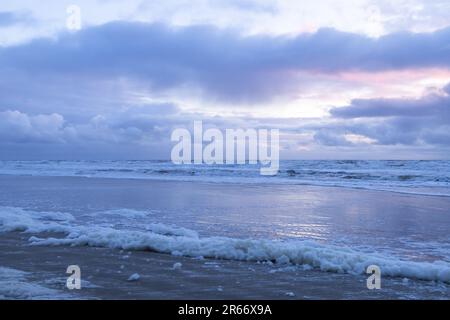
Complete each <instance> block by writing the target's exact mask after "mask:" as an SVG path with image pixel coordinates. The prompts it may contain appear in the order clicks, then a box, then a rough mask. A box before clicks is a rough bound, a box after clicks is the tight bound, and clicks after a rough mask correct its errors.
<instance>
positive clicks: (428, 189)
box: [0, 160, 450, 196]
mask: <svg viewBox="0 0 450 320" xmlns="http://www.w3.org/2000/svg"><path fill="white" fill-rule="evenodd" d="M0 174H12V175H34V176H76V177H88V178H116V179H150V180H169V181H194V182H195V181H200V182H208V183H237V184H255V183H256V184H258V183H261V184H286V185H316V186H333V187H344V188H356V189H368V190H380V191H391V192H401V193H410V194H418V195H438V196H450V161H401V160H396V161H392V160H389V161H388V160H386V161H361V160H338V161H331V160H330V161H288V160H285V161H281V162H280V171H279V173H278V174H277V175H276V176H273V177H265V176H261V175H260V174H259V166H258V165H236V164H232V165H229V164H226V165H195V164H185V165H174V164H172V163H171V162H170V161H0Z"/></svg>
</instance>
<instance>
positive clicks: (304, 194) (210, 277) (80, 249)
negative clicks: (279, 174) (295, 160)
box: [0, 175, 450, 299]
mask: <svg viewBox="0 0 450 320" xmlns="http://www.w3.org/2000/svg"><path fill="white" fill-rule="evenodd" d="M0 190H1V192H0V206H1V208H2V210H6V209H4V208H11V207H14V208H21V210H33V211H37V212H41V211H50V212H60V213H61V212H64V213H68V212H70V213H71V214H72V215H73V216H74V217H77V215H80V216H82V215H83V214H86V212H91V213H92V212H107V211H105V210H113V209H117V208H127V209H129V210H131V209H132V210H135V211H133V212H137V210H150V209H151V210H153V211H152V213H153V214H152V218H151V219H155V220H157V221H160V222H163V223H169V222H170V224H171V225H177V226H179V227H184V228H189V230H190V229H194V230H198V231H199V233H200V235H201V237H200V240H196V241H203V240H202V239H203V238H202V237H206V238H204V241H206V242H207V241H209V240H208V239H212V240H211V241H213V240H215V241H216V238H214V237H217V236H226V237H238V238H239V235H240V238H252V239H259V238H270V237H271V238H273V240H274V241H278V240H283V239H290V238H292V237H294V236H295V237H296V238H298V239H315V240H316V241H319V242H320V243H322V242H323V243H328V242H329V240H328V239H331V238H332V237H336V238H339V236H338V234H339V232H340V233H346V232H348V231H347V230H353V233H354V234H357V236H358V237H359V239H361V242H364V241H366V238H365V237H364V234H370V233H372V235H375V238H374V239H375V240H374V241H379V242H380V243H381V244H383V243H384V244H385V245H386V244H388V243H389V242H388V240H389V239H390V238H392V239H394V240H395V239H401V238H407V237H410V238H411V239H414V237H420V238H425V239H427V240H430V243H431V242H432V241H437V240H439V239H440V238H439V237H440V236H441V235H443V236H445V235H446V233H445V232H446V231H445V230H446V229H445V228H446V227H445V225H444V226H442V224H443V223H444V224H445V223H447V221H448V219H449V217H448V208H449V207H450V199H448V198H446V197H432V196H417V195H408V194H401V193H391V192H380V191H367V190H352V189H344V188H326V187H312V186H289V187H285V186H258V185H235V184H213V183H195V188H194V187H193V183H192V182H170V181H149V180H138V179H135V180H133V179H97V178H95V179H94V178H75V177H70V178H69V177H30V176H28V177H27V176H8V175H3V176H1V177H0ZM274 207H276V208H278V210H274ZM183 209H185V210H183ZM186 209H188V210H186ZM177 211H180V212H183V213H186V214H185V215H184V216H183V215H182V214H178V215H175V216H172V215H173V214H174V212H177ZM218 211H219V212H220V213H222V214H220V215H217V212H218ZM25 212H26V211H25ZM155 214H160V215H158V216H156V217H154V215H155ZM289 214H290V215H289ZM308 214H314V217H316V219H322V220H323V221H325V222H324V223H322V224H321V225H319V224H318V223H315V222H314V223H313V221H311V223H308V224H307V223H300V222H301V221H298V223H297V225H295V228H292V229H295V233H293V230H292V229H291V228H289V226H292V221H291V219H300V218H299V217H303V218H301V219H300V220H302V221H303V222H305V221H308V219H307V218H305V217H307V216H308ZM374 215H375V216H374ZM194 216H195V217H196V219H195V221H194V220H193V217H194ZM333 217H334V218H333ZM127 219H128V220H129V221H131V220H134V221H135V222H137V223H139V221H140V220H139V219H140V218H139V217H137V216H136V215H135V216H130V217H128V218H127ZM142 219H143V218H142ZM270 219H271V221H270ZM305 219H306V220H305ZM380 219H381V221H382V222H383V225H381V224H380V223H381V222H380ZM128 220H123V221H128ZM413 220H414V221H413ZM87 221H88V222H87V223H90V222H89V220H87ZM95 221H97V222H95ZM95 221H94V220H93V222H91V223H94V224H95V223H100V222H102V220H95ZM110 221H112V220H110ZM118 221H119V220H118ZM123 221H122V220H120V222H118V223H117V224H116V226H115V227H120V225H121V224H123ZM143 221H144V220H143ZM335 221H341V222H342V221H344V222H345V223H337V222H335ZM424 221H425V222H424ZM175 222H177V223H175ZM213 222H215V223H213ZM372 224H373V225H372ZM202 225H203V226H209V227H204V228H202V227H201V226H202ZM267 226H272V227H267ZM363 226H365V228H363ZM370 226H372V227H373V228H371V227H370ZM381 226H383V227H384V229H382V230H381V231H380V227H381ZM441 227H442V228H441ZM129 228H131V229H130V230H134V228H137V227H134V225H132V226H131V227H129ZM430 228H433V229H431V230H430ZM19 229H20V228H19ZM127 230H128V229H127ZM21 231H23V230H16V231H9V232H2V233H0V247H1V248H0V252H1V254H0V268H1V269H0V270H1V271H0V283H1V284H2V288H1V289H0V296H2V297H3V298H7V299H8V298H10V299H17V298H24V299H28V298H37V299H39V298H50V299H52V298H55V299H56V298H64V299H86V298H93V299H228V298H229V299H380V298H381V299H424V298H426V299H448V297H449V296H450V286H449V285H448V284H446V283H445V282H440V281H437V282H436V281H424V280H421V279H409V278H407V277H395V276H394V277H390V276H387V277H383V280H382V289H381V290H368V289H367V287H366V279H367V275H365V274H352V273H351V272H326V271H323V270H319V269H320V268H306V267H305V265H295V264H292V263H284V262H283V261H274V262H272V261H260V262H257V261H236V260H234V259H222V258H220V255H219V258H217V259H214V258H210V257H203V258H201V257H189V256H185V255H184V254H182V253H183V252H181V253H172V254H166V253H161V252H155V250H149V249H148V248H149V247H147V248H146V249H144V250H138V249H130V250H126V249H125V250H124V249H120V248H118V247H117V246H113V245H111V246H110V247H108V246H106V247H105V246H102V245H96V244H95V243H94V242H89V243H87V244H86V245H74V244H73V243H72V244H67V245H35V244H33V241H30V239H33V238H32V237H37V239H64V238H66V237H67V235H66V234H63V233H55V232H48V231H46V232H35V231H33V230H31V229H30V230H25V231H26V232H21ZM208 237H210V238H208ZM69 238H70V237H69ZM428 238H429V239H428ZM177 239H178V238H177ZM368 239H370V237H369V238H368ZM335 240H336V242H335V243H339V239H335ZM196 243H197V242H196ZM198 243H203V242H198ZM346 245H349V244H348V243H346V244H344V243H343V244H342V246H343V247H344V246H346ZM114 247H115V248H114ZM157 248H158V247H157ZM333 248H334V247H333ZM407 248H409V247H401V248H399V252H403V251H405V250H406V249H407ZM409 250H412V249H411V248H410V249H409ZM363 252H364V251H363ZM337 253H339V252H337ZM412 254H415V255H416V258H417V259H416V260H417V261H420V262H432V261H435V260H438V259H443V258H442V257H440V256H439V252H438V251H433V250H431V251H430V250H427V248H425V249H422V250H419V249H417V250H416V251H415V252H407V253H406V255H407V256H410V255H412ZM444 259H445V258H444ZM244 260H245V259H244ZM73 264H76V265H79V266H80V268H81V272H82V289H81V290H68V289H67V288H66V287H65V283H66V279H67V274H66V273H65V272H66V268H67V266H68V265H73ZM14 270H15V271H19V272H21V271H22V272H25V273H24V274H21V275H17V273H14V272H15V271H14ZM133 274H139V279H138V280H137V281H128V279H129V277H130V276H131V275H133ZM11 275H16V276H15V277H14V276H11Z"/></svg>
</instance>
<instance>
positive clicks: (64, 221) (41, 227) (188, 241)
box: [0, 207, 450, 283]
mask: <svg viewBox="0 0 450 320" xmlns="http://www.w3.org/2000/svg"><path fill="white" fill-rule="evenodd" d="M42 217H45V218H42ZM0 231H3V232H5V231H22V232H29V233H35V234H37V235H38V234H39V233H41V232H62V233H64V236H63V237H61V238H56V237H46V238H41V237H38V236H36V235H34V236H32V237H30V239H29V241H30V244H31V245H35V246H59V245H68V246H95V247H107V248H115V249H124V250H144V251H154V252H160V253H167V254H173V255H182V256H186V257H205V258H213V259H227V260H238V261H254V262H257V261H270V262H274V263H281V262H282V263H283V264H294V265H303V266H304V265H308V266H311V267H312V268H315V269H319V270H323V271H328V272H338V273H349V274H364V273H365V271H366V268H367V266H369V265H378V266H379V267H380V269H381V272H382V275H383V276H391V277H401V278H411V279H419V280H429V281H441V282H446V283H450V263H448V262H444V261H435V262H417V261H410V260H402V259H399V258H396V257H394V256H388V255H383V254H377V253H365V252H360V251H357V250H355V249H352V248H349V247H342V246H335V245H329V244H321V243H317V242H314V241H310V240H289V241H277V240H265V239H236V238H229V237H217V236H216V237H201V236H199V235H198V233H197V232H195V231H191V230H188V229H184V228H177V227H173V226H167V225H163V224H157V225H153V226H150V227H149V228H148V230H147V231H136V230H117V229H114V228H110V227H102V226H86V225H77V224H76V221H74V220H73V217H72V216H71V215H70V214H64V213H44V214H41V213H38V212H34V211H27V210H23V209H20V208H11V207H2V208H0Z"/></svg>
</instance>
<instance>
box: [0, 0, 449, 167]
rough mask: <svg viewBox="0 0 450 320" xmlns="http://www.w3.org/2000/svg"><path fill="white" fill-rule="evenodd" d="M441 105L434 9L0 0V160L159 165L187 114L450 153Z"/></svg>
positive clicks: (359, 148)
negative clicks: (76, 19) (140, 161)
mask: <svg viewBox="0 0 450 320" xmlns="http://www.w3.org/2000/svg"><path fill="white" fill-rule="evenodd" d="M73 5H75V6H76V7H77V8H79V12H80V16H79V17H80V20H79V21H80V28H77V29H76V30H75V29H73V28H70V25H68V21H72V20H70V19H71V18H73V16H72V11H70V10H68V9H69V8H71V6H73ZM449 110H450V1H448V0H390V1H387V0H379V1H375V0H343V1H331V0H315V1H303V0H297V1H294V0H290V1H288V0H273V1H266V0H216V1H212V0H166V1H153V0H152V1H144V0H129V1H119V0H84V1H75V0H71V1H64V0H63V1H61V0H58V1H56V0H55V1H51V0H41V1H32V0H16V1H2V2H0V159H5V160H7V159H21V160H22V159H23V160H26V159H30V160H31V159H33V160H34V159H168V158H169V157H170V150H171V148H172V147H173V145H174V143H173V142H171V141H170V134H171V132H172V130H174V129H175V128H183V127H185V128H191V127H192V124H193V121H194V120H202V121H203V123H204V126H205V127H218V128H220V129H225V128H230V129H235V128H256V129H257V128H268V129H279V130H280V148H281V150H280V155H281V158H282V159H450V112H449Z"/></svg>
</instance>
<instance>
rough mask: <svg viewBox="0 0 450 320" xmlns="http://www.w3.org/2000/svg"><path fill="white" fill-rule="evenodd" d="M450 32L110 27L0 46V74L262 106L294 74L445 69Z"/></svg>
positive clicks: (286, 88)
mask: <svg viewBox="0 0 450 320" xmlns="http://www.w3.org/2000/svg"><path fill="white" fill-rule="evenodd" d="M449 43H450V28H447V29H443V30H440V31H436V32H433V33H423V34H413V33H398V34H392V35H387V36H383V37H381V38H378V39H374V38H368V37H366V36H363V35H358V34H352V33H345V32H339V31H336V30H333V29H322V30H319V31H318V32H316V33H312V34H301V35H299V36H296V37H274V36H267V35H258V36H249V37H243V36H240V35H238V34H236V33H234V32H232V31H227V30H220V29H217V28H215V27H211V26H191V27H184V28H171V27H168V26H165V25H161V24H140V23H124V22H115V23H109V24H106V25H102V26H97V27H92V28H87V29H84V30H82V31H80V32H78V33H75V34H64V35H61V36H60V37H59V38H58V39H57V40H49V39H40V40H35V41H32V42H31V43H28V44H24V45H20V46H15V47H6V48H2V49H0V71H1V72H2V74H3V76H5V77H8V76H11V75H14V74H15V73H17V72H21V73H26V74H27V75H31V76H33V75H34V74H40V75H42V74H44V75H52V76H55V75H56V76H59V77H61V78H65V77H75V78H76V77H81V76H82V77H83V79H84V81H96V80H99V79H103V80H104V79H116V78H120V77H125V78H133V79H137V80H138V81H140V82H141V83H146V84H147V85H148V86H150V87H151V88H152V89H153V90H165V89H170V88H175V87H178V86H181V85H186V84H187V85H192V86H195V87H198V88H200V89H202V90H203V92H204V93H205V95H206V96H209V97H212V98H215V99H221V100H223V101H227V102H238V101H250V102H252V101H253V102H257V101H264V100H267V99H268V98H270V97H272V96H275V95H282V94H284V93H286V91H289V90H292V89H293V88H295V86H296V84H295V81H296V80H295V72H293V71H310V72H321V73H336V72H341V71H349V70H364V71H381V70H393V69H406V68H424V67H444V68H449V67H450V46H449Z"/></svg>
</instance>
